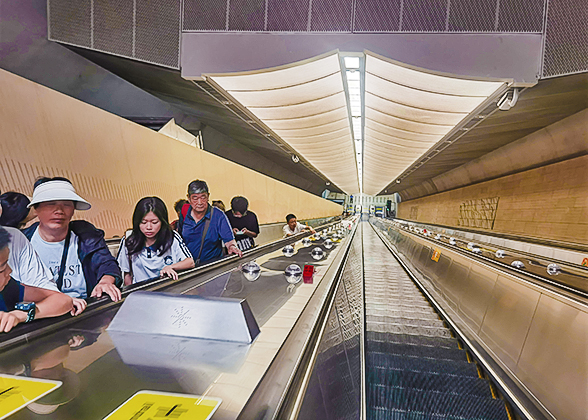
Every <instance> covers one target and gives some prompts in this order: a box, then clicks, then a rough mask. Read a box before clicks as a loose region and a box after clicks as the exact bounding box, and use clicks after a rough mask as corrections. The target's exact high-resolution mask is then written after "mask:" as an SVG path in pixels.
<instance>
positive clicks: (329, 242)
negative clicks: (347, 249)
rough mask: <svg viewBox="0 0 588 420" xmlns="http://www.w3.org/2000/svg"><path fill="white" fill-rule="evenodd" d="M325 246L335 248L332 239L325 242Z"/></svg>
mask: <svg viewBox="0 0 588 420" xmlns="http://www.w3.org/2000/svg"><path fill="white" fill-rule="evenodd" d="M323 245H324V247H325V248H327V249H331V248H333V241H331V240H330V239H327V240H326V241H325V242H324V243H323Z"/></svg>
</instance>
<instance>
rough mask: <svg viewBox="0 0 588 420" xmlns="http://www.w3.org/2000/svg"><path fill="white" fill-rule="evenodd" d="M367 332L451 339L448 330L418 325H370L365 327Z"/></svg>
mask: <svg viewBox="0 0 588 420" xmlns="http://www.w3.org/2000/svg"><path fill="white" fill-rule="evenodd" d="M366 330H367V331H375V332H380V333H392V334H410V335H423V336H426V337H445V338H452V336H451V331H450V330H449V329H448V328H431V327H423V326H419V325H405V324H392V323H390V324H387V325H383V324H371V325H367V326H366Z"/></svg>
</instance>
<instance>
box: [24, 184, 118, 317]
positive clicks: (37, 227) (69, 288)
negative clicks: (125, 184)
mask: <svg viewBox="0 0 588 420" xmlns="http://www.w3.org/2000/svg"><path fill="white" fill-rule="evenodd" d="M29 206H33V207H34V208H35V210H36V211H37V216H38V218H39V222H38V223H35V224H34V225H32V226H31V227H29V228H27V229H25V230H24V231H23V233H24V234H25V236H26V237H27V238H28V239H29V240H30V241H31V244H32V245H33V247H34V248H35V250H36V251H37V253H38V254H39V256H40V257H41V260H43V262H44V263H45V264H46V265H47V267H49V269H50V270H51V272H52V274H53V276H54V279H55V283H56V284H57V287H58V288H59V290H61V291H62V292H64V293H66V294H68V295H70V296H72V297H73V298H75V299H74V303H75V304H76V307H77V309H78V313H79V312H81V311H82V310H83V309H84V308H85V302H83V303H82V302H81V301H80V300H81V299H85V298H87V297H90V296H91V297H97V298H99V297H101V296H102V294H107V295H108V296H110V298H111V299H112V300H113V301H118V300H120V298H121V292H120V289H119V288H118V286H117V284H121V283H122V281H121V278H122V276H121V272H120V268H119V266H118V264H117V262H116V260H115V259H114V257H113V256H112V255H111V254H110V251H109V250H108V247H107V245H106V242H105V241H104V232H103V231H102V230H99V229H97V228H96V227H94V225H92V224H91V223H89V222H86V221H84V220H75V221H71V219H72V217H73V214H74V211H75V210H88V209H89V208H90V207H91V206H90V203H88V202H87V201H86V200H84V199H83V198H82V197H80V196H79V195H78V194H77V193H76V191H75V189H74V187H73V185H72V184H71V182H70V181H69V180H68V179H66V178H61V177H56V178H40V179H38V180H37V182H35V190H34V191H33V198H32V200H31V203H30V204H29ZM79 305H83V306H82V307H80V306H79Z"/></svg>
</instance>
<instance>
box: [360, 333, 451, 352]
mask: <svg viewBox="0 0 588 420" xmlns="http://www.w3.org/2000/svg"><path fill="white" fill-rule="evenodd" d="M365 337H366V340H368V341H382V342H387V343H398V344H414V345H419V346H431V347H446V348H450V349H457V348H458V345H457V340H456V339H454V338H444V337H425V336H422V335H410V334H393V333H380V332H375V331H366V336H365Z"/></svg>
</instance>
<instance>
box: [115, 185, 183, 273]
mask: <svg viewBox="0 0 588 420" xmlns="http://www.w3.org/2000/svg"><path fill="white" fill-rule="evenodd" d="M117 259H118V264H119V265H120V268H121V270H122V272H123V275H124V282H125V285H130V284H133V283H138V282H141V281H145V280H149V279H153V278H158V277H160V276H168V277H171V278H173V279H175V280H177V278H178V273H177V272H176V270H185V269H187V268H192V267H194V260H193V259H192V255H191V254H190V251H189V250H188V247H186V245H185V244H184V241H183V240H182V237H181V236H180V235H179V234H178V233H177V232H176V231H174V230H173V229H172V228H171V227H170V225H169V220H168V214H167V208H166V207H165V204H164V202H163V201H162V200H161V199H160V198H158V197H145V198H142V199H141V200H139V202H138V203H137V206H136V207H135V211H134V212H133V230H132V232H131V234H130V235H128V236H127V237H126V238H123V240H122V241H121V244H120V248H119V251H118V258H117Z"/></svg>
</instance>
